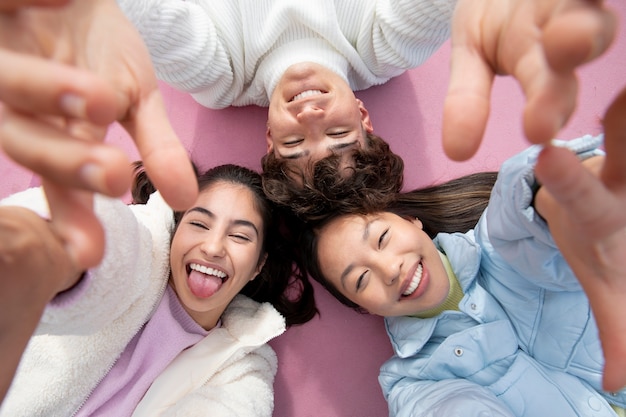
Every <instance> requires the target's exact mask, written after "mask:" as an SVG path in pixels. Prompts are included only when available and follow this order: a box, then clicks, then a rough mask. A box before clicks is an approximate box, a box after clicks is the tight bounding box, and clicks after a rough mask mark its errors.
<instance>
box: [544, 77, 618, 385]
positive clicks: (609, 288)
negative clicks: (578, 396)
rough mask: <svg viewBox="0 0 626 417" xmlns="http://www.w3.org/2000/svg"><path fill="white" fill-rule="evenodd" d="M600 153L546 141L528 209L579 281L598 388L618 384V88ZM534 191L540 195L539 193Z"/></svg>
mask: <svg viewBox="0 0 626 417" xmlns="http://www.w3.org/2000/svg"><path fill="white" fill-rule="evenodd" d="M604 129H605V148H606V157H605V158H598V157H596V158H592V159H589V160H587V161H585V162H584V165H583V164H581V163H580V161H578V159H577V158H576V156H574V155H573V154H572V153H571V152H570V151H568V150H567V149H563V148H556V147H552V146H547V147H546V148H545V149H544V150H543V151H542V153H541V154H540V156H539V159H538V162H537V165H536V167H535V174H536V176H537V179H538V180H539V181H540V183H542V185H543V186H542V188H541V189H540V191H539V192H538V194H537V198H536V200H535V202H536V208H537V210H538V211H539V213H541V214H542V215H543V216H544V217H545V218H546V220H547V221H548V225H549V227H550V231H551V233H552V235H553V236H554V240H555V241H556V243H557V245H558V246H559V248H560V250H561V252H562V253H563V256H564V257H565V259H566V260H567V262H568V263H569V265H570V266H571V268H572V270H573V271H574V273H575V274H576V276H577V277H578V279H579V281H580V283H581V285H582V286H583V288H584V290H585V292H586V293H587V296H588V297H589V302H590V304H591V308H592V310H593V313H594V316H595V318H596V321H597V323H598V328H599V331H600V340H601V342H602V347H603V351H604V357H605V366H604V380H603V385H604V389H606V390H608V391H617V390H618V389H620V388H622V387H624V386H626V321H625V320H624V317H626V210H625V209H626V89H624V90H623V91H622V93H621V94H620V95H619V96H618V97H617V99H616V100H615V101H614V102H613V103H612V104H611V106H610V107H609V109H608V110H607V113H606V115H605V119H604ZM540 194H542V195H540Z"/></svg>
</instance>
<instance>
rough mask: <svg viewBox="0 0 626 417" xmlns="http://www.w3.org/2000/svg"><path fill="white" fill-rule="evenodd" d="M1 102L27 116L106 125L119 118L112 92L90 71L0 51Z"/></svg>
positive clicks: (114, 95) (116, 101)
mask: <svg viewBox="0 0 626 417" xmlns="http://www.w3.org/2000/svg"><path fill="white" fill-rule="evenodd" d="M0 62H2V64H3V69H2V70H0V101H3V102H4V103H5V105H6V106H7V107H11V108H13V109H15V110H19V111H22V112H24V113H29V114H48V115H59V116H66V117H72V118H78V119H85V120H88V121H91V122H93V123H96V124H99V125H108V124H110V123H112V122H114V121H115V120H116V119H117V118H118V117H120V116H121V115H120V114H119V113H120V111H121V110H119V109H118V97H117V95H116V94H115V91H114V90H113V89H112V88H111V87H109V85H108V84H107V83H105V82H104V81H103V80H101V79H100V78H99V77H98V76H96V75H94V74H92V73H90V72H89V71H85V70H80V69H77V68H74V67H70V66H66V65H62V64H59V63H55V62H52V61H48V60H45V59H42V58H37V57H34V56H30V55H24V54H18V53H15V52H11V51H7V50H0Z"/></svg>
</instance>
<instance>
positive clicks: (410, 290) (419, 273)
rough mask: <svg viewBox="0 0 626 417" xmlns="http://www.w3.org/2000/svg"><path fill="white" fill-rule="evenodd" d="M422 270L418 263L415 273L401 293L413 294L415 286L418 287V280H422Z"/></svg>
mask: <svg viewBox="0 0 626 417" xmlns="http://www.w3.org/2000/svg"><path fill="white" fill-rule="evenodd" d="M423 270H424V268H423V267H422V264H419V266H418V267H417V270H416V271H415V275H413V279H412V280H411V283H410V284H409V286H408V287H407V289H406V291H404V293H403V294H402V295H405V296H409V295H411V294H413V291H415V290H416V289H417V287H419V285H420V282H421V281H422V272H423Z"/></svg>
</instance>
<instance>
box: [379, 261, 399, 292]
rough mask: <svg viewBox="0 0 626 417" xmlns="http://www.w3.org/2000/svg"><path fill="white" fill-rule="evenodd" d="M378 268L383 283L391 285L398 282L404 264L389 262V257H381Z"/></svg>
mask: <svg viewBox="0 0 626 417" xmlns="http://www.w3.org/2000/svg"><path fill="white" fill-rule="evenodd" d="M376 269H377V270H378V274H379V276H380V277H381V280H382V281H383V283H384V284H385V285H387V286H391V285H394V284H395V283H396V282H398V279H399V278H400V271H401V269H402V264H401V262H389V260H388V259H380V260H379V263H378V267H377V268H376Z"/></svg>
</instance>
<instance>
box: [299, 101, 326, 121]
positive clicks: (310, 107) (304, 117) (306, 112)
mask: <svg viewBox="0 0 626 417" xmlns="http://www.w3.org/2000/svg"><path fill="white" fill-rule="evenodd" d="M323 116H324V109H322V108H321V107H318V106H316V105H314V104H305V105H303V106H302V108H301V109H300V111H299V112H298V113H297V115H296V119H297V120H298V122H305V123H306V122H312V121H317V120H319V119H321V118H322V117H323Z"/></svg>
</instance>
